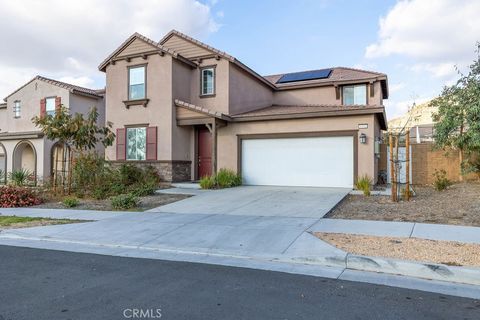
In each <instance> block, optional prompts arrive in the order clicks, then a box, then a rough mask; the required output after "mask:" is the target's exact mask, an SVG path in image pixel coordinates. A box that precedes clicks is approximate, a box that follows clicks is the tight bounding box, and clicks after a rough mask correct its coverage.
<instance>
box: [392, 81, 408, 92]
mask: <svg viewBox="0 0 480 320" xmlns="http://www.w3.org/2000/svg"><path fill="white" fill-rule="evenodd" d="M405 87H406V84H405V82H399V83H392V84H391V85H389V87H388V91H389V92H390V93H395V92H398V91H400V90H402V89H403V88H405Z"/></svg>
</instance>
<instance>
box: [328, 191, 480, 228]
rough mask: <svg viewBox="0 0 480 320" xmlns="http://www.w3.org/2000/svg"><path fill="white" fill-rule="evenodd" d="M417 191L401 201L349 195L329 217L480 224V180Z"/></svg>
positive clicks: (381, 197)
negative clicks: (444, 188)
mask: <svg viewBox="0 0 480 320" xmlns="http://www.w3.org/2000/svg"><path fill="white" fill-rule="evenodd" d="M415 192H416V196H415V197H414V198H412V199H411V200H410V201H400V202H398V203H395V202H392V201H390V197H388V196H370V197H365V196H358V195H349V196H347V197H345V199H344V200H342V202H340V203H339V204H338V205H337V207H335V208H334V209H333V210H332V211H331V212H330V213H329V214H328V215H327V216H326V217H327V218H334V219H356V220H383V221H411V222H423V223H439V224H453V225H464V226H477V227H478V226H480V183H479V182H468V183H458V184H454V185H452V186H450V187H448V188H447V189H446V190H444V191H436V190H434V189H433V188H432V187H415Z"/></svg>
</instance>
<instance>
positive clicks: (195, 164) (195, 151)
mask: <svg viewBox="0 0 480 320" xmlns="http://www.w3.org/2000/svg"><path fill="white" fill-rule="evenodd" d="M193 138H194V143H193V180H199V177H198V127H195V128H194V130H193Z"/></svg>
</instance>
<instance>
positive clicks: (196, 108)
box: [175, 99, 230, 120]
mask: <svg viewBox="0 0 480 320" xmlns="http://www.w3.org/2000/svg"><path fill="white" fill-rule="evenodd" d="M175 105H176V106H178V107H183V108H186V109H189V110H192V111H195V112H200V113H204V114H206V115H210V116H213V117H215V118H219V119H223V120H229V119H230V117H229V116H228V115H226V114H223V113H221V112H217V111H212V110H210V109H207V108H204V107H200V106H197V105H194V104H191V103H188V102H185V101H182V100H179V99H175Z"/></svg>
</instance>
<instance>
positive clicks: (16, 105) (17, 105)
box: [13, 100, 21, 118]
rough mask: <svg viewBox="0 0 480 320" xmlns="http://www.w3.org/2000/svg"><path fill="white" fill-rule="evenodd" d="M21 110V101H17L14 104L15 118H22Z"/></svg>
mask: <svg viewBox="0 0 480 320" xmlns="http://www.w3.org/2000/svg"><path fill="white" fill-rule="evenodd" d="M20 108H21V106H20V101H18V100H17V101H15V102H14V103H13V114H14V116H15V118H20Z"/></svg>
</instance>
